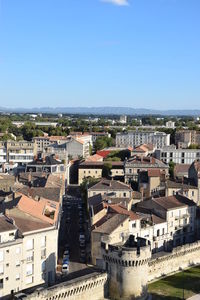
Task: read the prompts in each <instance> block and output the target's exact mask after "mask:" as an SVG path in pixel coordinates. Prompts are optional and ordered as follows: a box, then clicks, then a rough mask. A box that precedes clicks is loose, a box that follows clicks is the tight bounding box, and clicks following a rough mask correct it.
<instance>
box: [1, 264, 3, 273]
mask: <svg viewBox="0 0 200 300" xmlns="http://www.w3.org/2000/svg"><path fill="white" fill-rule="evenodd" d="M0 274H3V265H0Z"/></svg>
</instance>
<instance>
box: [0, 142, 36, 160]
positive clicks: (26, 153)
mask: <svg viewBox="0 0 200 300" xmlns="http://www.w3.org/2000/svg"><path fill="white" fill-rule="evenodd" d="M35 155H36V145H35V143H34V142H30V141H24V140H21V141H13V140H8V141H6V142H1V143H0V163H11V164H16V163H17V164H26V163H28V162H30V161H32V160H33V158H34V156H35Z"/></svg>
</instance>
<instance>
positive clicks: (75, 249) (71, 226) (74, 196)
mask: <svg viewBox="0 0 200 300" xmlns="http://www.w3.org/2000/svg"><path fill="white" fill-rule="evenodd" d="M66 202H70V207H69V205H68V206H67V205H66ZM79 203H82V199H81V198H80V193H79V191H78V190H77V188H76V189H75V191H74V190H72V191H71V190H70V191H68V193H67V195H66V196H64V200H63V212H62V218H61V224H60V232H59V249H58V257H59V258H58V269H57V270H58V273H60V274H61V269H62V258H63V252H64V250H65V247H66V246H65V245H66V244H68V245H69V249H70V259H69V260H70V263H69V273H68V275H66V276H63V275H62V276H61V278H60V279H59V281H60V280H62V279H63V278H64V279H65V280H70V279H72V278H75V277H77V276H83V275H86V274H89V273H90V272H92V268H91V267H88V266H87V264H84V263H81V262H80V245H79V210H78V204H79ZM67 216H68V220H67ZM69 216H70V218H69ZM84 217H85V221H86V214H85V216H84ZM84 228H85V232H87V222H85V223H84ZM89 248H90V247H89V245H87V248H86V249H87V251H88V249H89Z"/></svg>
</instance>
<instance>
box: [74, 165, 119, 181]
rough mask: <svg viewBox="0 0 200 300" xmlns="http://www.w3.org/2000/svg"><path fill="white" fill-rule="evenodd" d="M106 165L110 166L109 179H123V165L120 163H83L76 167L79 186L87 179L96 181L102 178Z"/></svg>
mask: <svg viewBox="0 0 200 300" xmlns="http://www.w3.org/2000/svg"><path fill="white" fill-rule="evenodd" d="M107 163H109V164H111V170H110V177H112V178H114V179H121V178H123V177H124V163H123V162H122V161H110V162H103V161H98V162H92V161H84V162H82V163H80V165H79V167H78V184H81V183H82V182H83V180H84V179H85V178H87V177H92V178H96V179H100V178H102V175H103V168H104V165H106V164H107Z"/></svg>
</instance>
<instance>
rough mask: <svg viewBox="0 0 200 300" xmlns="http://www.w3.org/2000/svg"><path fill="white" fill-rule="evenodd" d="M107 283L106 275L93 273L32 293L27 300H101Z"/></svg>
mask: <svg viewBox="0 0 200 300" xmlns="http://www.w3.org/2000/svg"><path fill="white" fill-rule="evenodd" d="M106 283H107V274H106V273H97V272H96V273H93V274H89V275H85V276H82V277H79V278H76V279H73V280H70V281H66V282H63V283H60V284H58V285H55V286H53V287H50V288H47V289H44V290H41V291H40V292H34V293H33V294H31V295H29V296H28V297H27V298H26V299H28V300H36V299H37V300H38V299H41V300H61V299H68V300H94V299H95V300H103V299H104V295H105V289H106Z"/></svg>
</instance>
